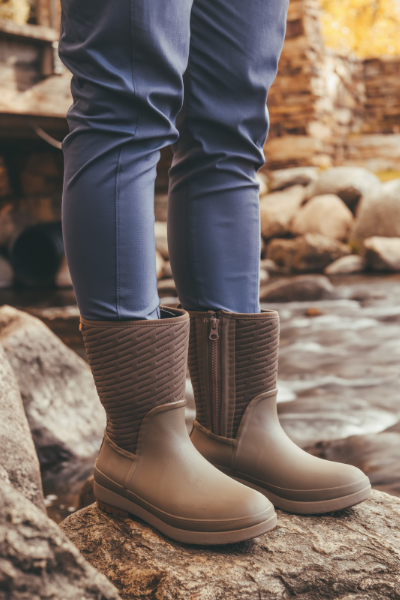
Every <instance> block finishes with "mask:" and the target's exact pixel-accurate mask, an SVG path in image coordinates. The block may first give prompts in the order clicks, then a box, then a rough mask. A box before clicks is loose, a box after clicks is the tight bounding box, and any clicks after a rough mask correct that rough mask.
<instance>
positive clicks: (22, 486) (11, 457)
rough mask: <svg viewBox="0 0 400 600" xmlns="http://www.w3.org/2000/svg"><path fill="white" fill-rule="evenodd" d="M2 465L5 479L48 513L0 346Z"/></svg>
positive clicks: (21, 409)
mask: <svg viewBox="0 0 400 600" xmlns="http://www.w3.org/2000/svg"><path fill="white" fill-rule="evenodd" d="M0 466H1V468H2V472H3V479H4V480H5V481H7V482H8V483H10V485H12V486H14V488H15V489H16V490H18V491H19V492H21V494H23V495H24V496H25V498H27V499H28V500H30V501H31V502H33V503H34V504H35V505H36V506H37V507H38V508H40V509H41V510H43V511H45V506H44V497H43V491H42V481H41V479H40V467H39V461H38V457H37V454H36V451H35V446H34V444H33V441H32V437H31V432H30V430H29V425H28V421H27V419H26V415H25V411H24V407H23V404H22V399H21V394H20V392H19V388H18V382H17V378H16V377H15V374H14V372H13V370H12V368H11V366H10V363H9V362H8V360H7V357H6V355H5V352H4V350H3V347H2V346H1V345H0Z"/></svg>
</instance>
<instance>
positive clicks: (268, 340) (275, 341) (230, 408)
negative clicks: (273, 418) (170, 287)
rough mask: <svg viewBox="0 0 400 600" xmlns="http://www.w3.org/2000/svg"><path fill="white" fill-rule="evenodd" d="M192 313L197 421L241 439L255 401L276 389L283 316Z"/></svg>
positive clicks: (269, 312)
mask: <svg viewBox="0 0 400 600" xmlns="http://www.w3.org/2000/svg"><path fill="white" fill-rule="evenodd" d="M189 314H190V341H189V370H190V375H191V379H192V384H193V390H194V397H195V402H196V420H197V421H198V422H199V423H200V425H202V426H203V427H205V428H206V429H208V430H209V431H211V432H212V433H214V434H216V435H219V436H223V437H226V438H235V437H236V435H237V432H238V429H239V425H240V422H241V420H242V417H243V415H244V412H245V410H246V408H247V406H248V405H249V404H250V402H251V401H252V400H253V398H255V397H256V396H257V395H258V394H261V393H263V392H268V391H269V390H273V389H275V387H276V378H277V369H278V346H279V315H278V313H277V312H276V311H273V310H263V311H262V312H261V313H257V314H243V313H230V312H226V311H223V310H221V311H218V312H214V311H208V312H194V311H193V312H189Z"/></svg>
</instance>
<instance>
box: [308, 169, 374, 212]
mask: <svg viewBox="0 0 400 600" xmlns="http://www.w3.org/2000/svg"><path fill="white" fill-rule="evenodd" d="M380 188H381V182H380V181H379V179H378V177H377V176H376V175H375V174H374V173H371V171H368V170H367V169H363V168H362V167H334V168H332V169H327V170H326V171H323V172H322V173H321V175H320V176H319V177H318V179H317V180H316V181H315V182H313V183H311V184H310V185H309V186H308V187H307V190H306V198H312V197H313V196H321V195H322V194H336V196H339V198H341V199H342V200H343V202H344V203H345V204H347V206H348V207H349V208H350V210H351V211H352V212H354V211H355V209H356V207H357V204H358V202H359V200H360V198H361V197H362V196H363V195H364V194H366V193H369V192H370V191H371V190H372V189H380Z"/></svg>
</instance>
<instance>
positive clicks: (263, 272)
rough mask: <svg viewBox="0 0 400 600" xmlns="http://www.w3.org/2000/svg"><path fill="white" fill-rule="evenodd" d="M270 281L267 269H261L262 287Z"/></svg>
mask: <svg viewBox="0 0 400 600" xmlns="http://www.w3.org/2000/svg"><path fill="white" fill-rule="evenodd" d="M268 280H269V273H268V271H266V270H265V269H260V285H264V284H265V283H267V281H268Z"/></svg>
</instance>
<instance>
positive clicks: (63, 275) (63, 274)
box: [54, 254, 73, 288]
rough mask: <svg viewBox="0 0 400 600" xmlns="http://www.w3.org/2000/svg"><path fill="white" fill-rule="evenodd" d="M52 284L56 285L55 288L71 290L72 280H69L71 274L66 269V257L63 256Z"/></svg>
mask: <svg viewBox="0 0 400 600" xmlns="http://www.w3.org/2000/svg"><path fill="white" fill-rule="evenodd" d="M54 283H55V284H56V286H57V287H59V288H71V287H73V286H72V279H71V274H70V272H69V268H68V263H67V257H66V256H65V254H64V256H63V258H62V260H61V263H60V266H59V268H58V271H57V273H56V276H55V279H54Z"/></svg>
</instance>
